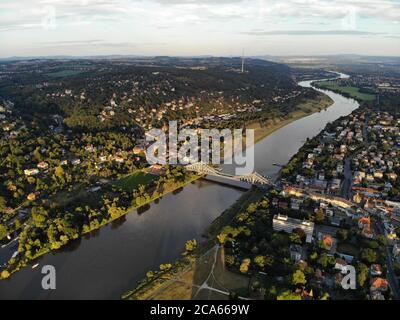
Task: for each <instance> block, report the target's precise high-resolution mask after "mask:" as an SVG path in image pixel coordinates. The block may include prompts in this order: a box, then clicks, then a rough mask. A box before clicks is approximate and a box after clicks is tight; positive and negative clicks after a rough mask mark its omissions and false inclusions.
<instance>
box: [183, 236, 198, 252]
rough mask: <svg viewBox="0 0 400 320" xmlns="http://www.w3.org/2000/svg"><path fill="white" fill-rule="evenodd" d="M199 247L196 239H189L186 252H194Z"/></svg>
mask: <svg viewBox="0 0 400 320" xmlns="http://www.w3.org/2000/svg"><path fill="white" fill-rule="evenodd" d="M196 247H197V241H196V239H193V240H188V241H186V243H185V248H186V252H192V251H193V250H194V249H196Z"/></svg>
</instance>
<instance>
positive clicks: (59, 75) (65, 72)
mask: <svg viewBox="0 0 400 320" xmlns="http://www.w3.org/2000/svg"><path fill="white" fill-rule="evenodd" d="M80 73H82V72H81V71H78V70H62V71H57V72H52V73H47V74H46V75H47V76H49V77H50V78H64V77H71V76H76V75H78V74H80Z"/></svg>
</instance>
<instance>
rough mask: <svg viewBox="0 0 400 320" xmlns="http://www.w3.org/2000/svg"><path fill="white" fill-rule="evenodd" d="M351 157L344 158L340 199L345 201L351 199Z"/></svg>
mask: <svg viewBox="0 0 400 320" xmlns="http://www.w3.org/2000/svg"><path fill="white" fill-rule="evenodd" d="M351 160H352V158H351V157H346V159H345V160H344V166H343V175H344V180H343V183H342V190H341V192H340V195H341V197H343V198H345V199H348V200H349V199H351V185H352V182H353V173H352V172H351Z"/></svg>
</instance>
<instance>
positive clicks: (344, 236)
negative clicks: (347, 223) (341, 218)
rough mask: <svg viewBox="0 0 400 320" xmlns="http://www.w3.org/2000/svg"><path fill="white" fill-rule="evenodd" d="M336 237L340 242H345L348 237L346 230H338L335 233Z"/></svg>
mask: <svg viewBox="0 0 400 320" xmlns="http://www.w3.org/2000/svg"><path fill="white" fill-rule="evenodd" d="M336 236H337V237H338V239H339V240H340V241H346V240H347V238H348V236H349V232H348V231H347V230H346V229H340V230H338V231H337V232H336Z"/></svg>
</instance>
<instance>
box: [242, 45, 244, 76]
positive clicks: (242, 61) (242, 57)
mask: <svg viewBox="0 0 400 320" xmlns="http://www.w3.org/2000/svg"><path fill="white" fill-rule="evenodd" d="M242 73H244V49H243V52H242Z"/></svg>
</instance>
